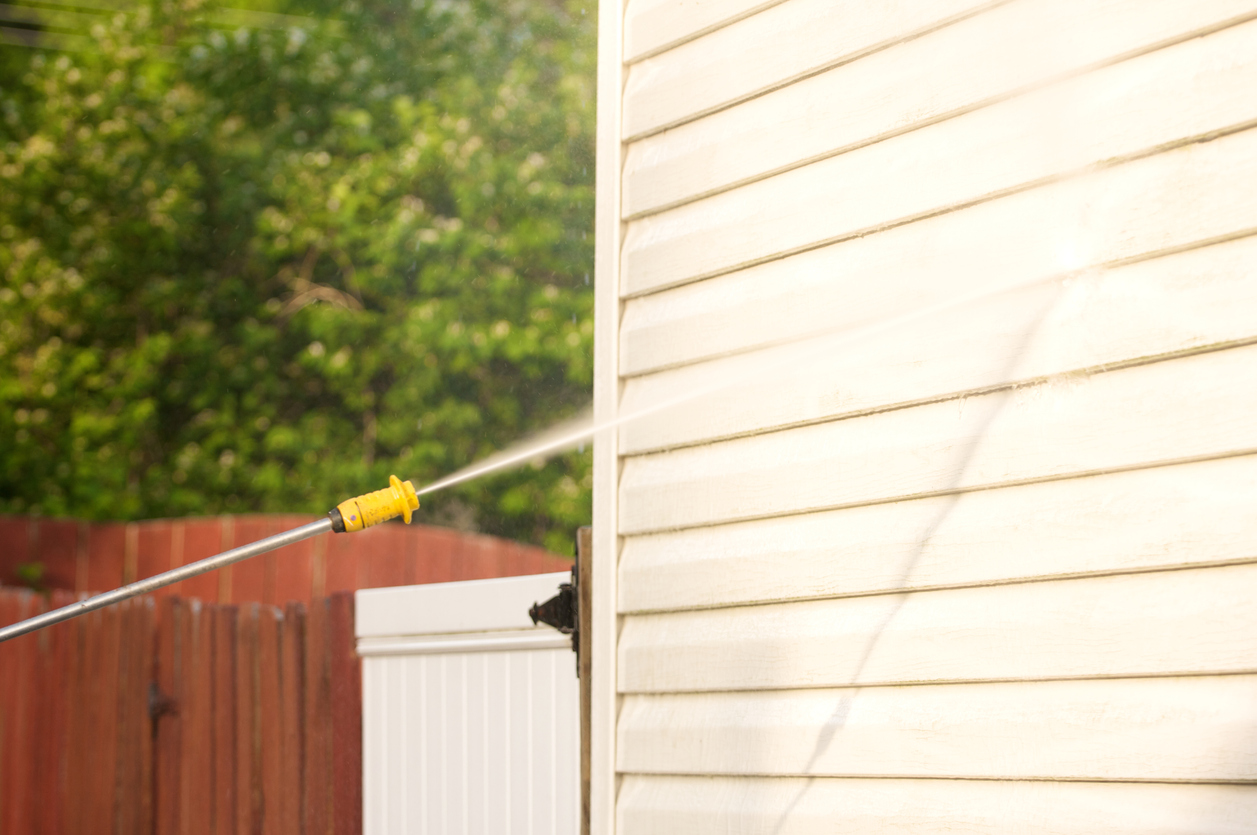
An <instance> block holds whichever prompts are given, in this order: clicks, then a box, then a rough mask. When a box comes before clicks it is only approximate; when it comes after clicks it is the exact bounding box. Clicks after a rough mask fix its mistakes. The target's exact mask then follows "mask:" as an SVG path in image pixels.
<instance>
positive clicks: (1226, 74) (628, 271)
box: [595, 0, 1257, 835]
mask: <svg viewBox="0 0 1257 835" xmlns="http://www.w3.org/2000/svg"><path fill="white" fill-rule="evenodd" d="M722 8H723V11H722V12H720V13H718V12H717V11H716V6H715V5H712V4H706V3H697V4H695V3H686V2H680V0H676V2H661V0H632V2H630V3H629V4H628V6H627V10H626V11H625V14H624V17H623V20H622V21H618V22H617V20H616V18H615V17H614V16H609V15H606V13H605V9H607V5H604V18H603V26H604V28H605V27H608V26H611V27H616V28H617V29H622V31H621V32H619V33H618V34H619V35H622V40H621V41H619V43H620V46H619V47H617V49H618V50H622V51H616V52H615V53H614V54H612V51H611V50H610V49H609V48H608V47H607V46H606V43H608V42H609V40H604V47H603V53H604V54H603V65H602V66H603V71H604V77H608V78H609V77H610V76H608V75H607V69H606V68H607V67H608V65H610V66H612V68H613V69H614V70H615V72H616V73H618V75H617V76H616V77H618V78H621V79H623V86H622V93H621V98H620V100H619V102H618V104H619V107H618V108H617V109H616V111H615V112H616V115H615V117H614V118H615V121H614V122H611V121H608V119H607V118H605V113H606V112H607V111H604V118H603V124H602V128H603V130H602V132H601V133H600V140H599V142H600V147H599V154H600V165H604V166H606V167H605V168H603V169H601V171H602V174H603V179H602V180H600V186H599V189H600V190H599V212H600V226H599V235H600V241H599V244H600V247H601V249H600V262H599V276H598V292H599V304H600V308H599V309H600V311H602V313H601V318H600V319H599V327H600V335H599V342H598V353H599V360H600V363H601V364H600V365H599V369H598V374H597V376H598V389H597V391H598V395H597V401H598V402H597V406H598V411H599V414H600V416H601V417H603V418H607V417H610V416H617V415H618V416H619V417H621V418H627V420H626V422H625V423H624V424H623V425H622V426H621V427H619V428H618V429H617V430H616V431H615V432H614V433H606V435H604V438H603V440H602V441H601V442H600V443H601V447H600V449H601V451H602V457H600V458H599V459H598V464H597V467H598V470H599V472H598V474H596V476H595V478H596V482H597V483H598V485H599V487H598V488H597V491H598V500H597V502H596V508H595V527H596V529H598V527H599V526H600V525H601V526H602V528H601V529H602V530H603V537H604V538H603V539H597V540H596V541H597V542H600V543H602V544H601V546H598V545H596V546H595V554H596V564H597V565H599V566H600V567H601V568H602V569H603V571H604V572H605V571H609V570H614V572H615V573H614V576H613V577H611V578H607V577H606V576H605V573H604V575H602V579H601V585H600V586H599V588H600V589H601V593H602V594H604V595H605V596H610V597H612V598H613V599H614V600H616V601H617V612H618V618H617V620H616V622H615V624H614V628H615V638H614V641H613V643H614V646H615V658H614V661H613V662H612V660H611V659H609V658H606V650H605V647H606V645H607V643H612V641H607V643H604V644H602V645H600V646H603V647H604V649H603V650H602V656H601V658H602V664H603V665H604V666H603V668H602V669H603V670H604V673H603V675H604V678H603V679H602V680H601V681H602V688H603V689H602V690H597V689H596V692H595V699H596V700H601V701H600V703H601V705H602V709H603V710H604V711H611V712H612V713H613V715H614V716H615V727H614V734H613V735H612V733H611V731H610V730H609V729H608V728H606V727H603V728H602V729H601V731H598V730H597V729H596V732H595V745H596V746H597V745H601V746H602V749H603V750H604V751H606V752H608V755H609V761H610V763H612V765H610V766H608V767H609V768H610V769H611V770H612V771H613V773H614V775H615V779H616V781H617V785H618V790H617V791H616V792H614V793H610V792H608V793H609V794H613V797H614V810H613V813H614V814H613V816H612V815H611V813H610V810H608V809H607V808H605V807H607V805H608V804H609V803H611V802H612V801H611V800H609V799H608V798H607V796H606V795H603V800H602V804H603V807H604V809H603V811H604V812H606V813H607V814H606V815H604V817H603V818H602V819H601V820H602V823H601V824H599V826H601V827H602V828H598V827H597V826H596V827H595V831H599V832H610V831H613V830H614V831H616V832H619V833H627V834H628V835H640V834H641V833H664V832H681V831H685V832H695V833H704V832H712V833H715V832H722V833H723V832H739V833H746V834H747V835H750V833H769V832H773V833H811V832H821V831H833V827H834V826H836V825H838V824H841V825H842V828H843V831H853V832H866V831H867V832H873V831H877V832H893V833H899V832H903V833H908V832H914V833H916V832H921V833H924V832H943V831H973V832H992V833H994V832H1010V831H1016V832H1028V833H1038V832H1043V833H1047V832H1052V833H1083V832H1103V833H1109V832H1111V833H1136V832H1139V833H1167V834H1168V833H1194V832H1218V833H1231V832H1241V831H1249V830H1250V829H1251V821H1252V819H1253V815H1254V812H1255V811H1257V771H1255V770H1254V768H1255V767H1257V748H1255V747H1254V740H1257V707H1254V705H1257V699H1254V696H1255V695H1257V689H1254V688H1257V640H1255V639H1254V638H1253V637H1252V636H1253V635H1257V622H1254V620H1253V615H1252V614H1251V612H1250V610H1251V609H1252V606H1251V601H1252V600H1253V599H1254V596H1255V594H1254V593H1255V592H1257V522H1255V521H1254V519H1255V518H1257V515H1255V514H1253V512H1252V508H1253V507H1254V504H1255V503H1254V500H1255V499H1257V429H1254V423H1253V420H1252V415H1253V414H1254V413H1257V97H1254V96H1253V94H1252V91H1253V90H1254V89H1257V60H1255V59H1254V56H1257V4H1254V3H1253V0H1244V2H1235V1H1233V0H1211V2H1198V3H1181V2H1170V1H1169V0H1164V2H1163V0H1148V2H1132V0H1103V1H1102V2H1085V3H1084V2H1076V0H1058V2H1046V0H1009V1H1008V2H997V3H989V2H988V3H979V2H973V1H972V0H950V2H946V3H939V2H934V3H920V2H909V1H908V0H903V2H893V3H873V2H855V1H854V0H851V2H842V0H785V2H778V3H768V4H756V3H753V2H749V0H748V2H740V3H731V4H728V6H727V8H724V7H722ZM601 89H602V92H603V95H606V94H607V92H608V90H613V91H614V90H615V88H613V87H610V86H604V87H602V88H601ZM608 110H610V108H608ZM608 126H610V127H614V128H615V130H614V131H610V130H609V127H608ZM613 163H614V164H615V168H614V170H615V172H616V174H615V177H616V179H615V181H614V184H613V186H612V187H607V180H606V177H607V176H608V174H607V172H608V171H610V170H611V166H612V165H613ZM661 404H664V405H662V406H661ZM666 404H672V405H671V406H668V405H666ZM607 526H610V527H611V529H612V530H613V531H614V533H615V534H616V535H617V536H615V537H609V535H608V534H607V530H606V529H607ZM596 537H597V534H596ZM599 549H600V550H599ZM609 549H613V551H614V553H609ZM597 555H601V562H597V558H598V557H597ZM608 626H609V624H608V623H604V625H603V629H604V630H605V629H607V628H608ZM603 634H604V635H605V634H606V633H605V631H604V633H603ZM599 659H600V656H599V655H598V654H597V652H596V654H595V669H596V670H597V669H598V665H599ZM612 663H613V665H614V669H613V671H608V670H607V668H606V666H605V665H608V664H612ZM1149 783H1153V784H1156V785H1153V786H1150V785H1148V784H1149ZM605 785H609V784H604V786H605ZM595 818H596V819H597V818H598V816H597V815H595Z"/></svg>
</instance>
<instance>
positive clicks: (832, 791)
mask: <svg viewBox="0 0 1257 835" xmlns="http://www.w3.org/2000/svg"><path fill="white" fill-rule="evenodd" d="M619 818H620V830H621V831H622V832H660V833H664V832H684V833H686V834H687V835H728V833H729V832H737V833H738V835H831V833H834V832H843V833H849V834H850V835H915V833H921V832H931V833H933V832H964V833H969V834H970V835H1009V833H1017V835H1199V833H1201V832H1208V833H1211V835H1241V833H1242V834H1243V835H1248V833H1251V832H1252V822H1253V820H1254V819H1255V818H1257V792H1254V791H1253V790H1252V789H1251V788H1248V787H1245V786H1199V785H1172V786H1171V785H1165V784H1156V785H1146V784H1145V785H1141V784H1138V783H1044V782H1028V781H1022V782H996V781H985V780H984V781H977V780H969V781H965V780H864V779H832V778H814V777H813V778H801V777H795V778H789V777H787V778H782V777H774V778H770V779H764V778H753V777H752V778H745V777H743V778H729V777H673V776H669V777H654V776H638V775H631V776H629V777H627V778H625V780H624V787H623V789H622V790H621V792H620V815H619Z"/></svg>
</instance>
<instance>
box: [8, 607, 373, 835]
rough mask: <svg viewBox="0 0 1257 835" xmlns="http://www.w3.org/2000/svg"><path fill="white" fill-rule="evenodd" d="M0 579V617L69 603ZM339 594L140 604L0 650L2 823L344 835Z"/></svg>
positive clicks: (350, 804)
mask: <svg viewBox="0 0 1257 835" xmlns="http://www.w3.org/2000/svg"><path fill="white" fill-rule="evenodd" d="M74 599H75V596H74V595H72V594H70V593H67V592H54V593H53V594H52V595H51V598H50V599H49V600H47V601H45V600H44V599H43V598H41V597H40V596H38V595H36V594H34V593H32V592H29V591H25V590H15V589H3V590H0V623H3V624H8V623H12V622H14V621H17V620H20V619H22V618H25V617H29V616H30V615H33V614H37V613H38V612H40V611H42V610H44V609H46V608H47V607H48V606H49V605H51V606H61V605H66V604H68V603H71V602H73V600H74ZM353 605H354V603H353V595H352V594H347V593H341V594H336V595H333V596H332V597H331V598H330V599H323V600H317V601H315V602H313V603H311V604H308V605H307V604H303V603H290V604H288V605H287V606H286V607H284V608H283V609H282V610H281V609H279V608H277V607H274V606H269V605H264V604H256V603H250V604H243V605H240V606H229V605H215V604H205V603H201V602H200V601H196V600H185V599H182V598H178V597H165V598H162V599H160V600H155V599H153V598H137V599H134V600H131V601H127V602H126V603H122V604H119V605H116V606H113V607H110V608H107V609H103V610H101V611H98V612H93V613H91V614H88V615H85V616H83V617H80V618H77V619H75V620H72V621H69V622H67V623H64V624H60V625H58V626H55V627H52V628H49V629H45V630H43V631H41V632H39V633H35V634H32V635H28V636H25V637H22V638H18V639H16V640H13V641H10V642H7V643H4V644H0V674H2V675H3V677H4V679H5V680H4V681H3V682H2V683H0V831H3V832H4V833H6V835H27V833H41V835H42V834H43V833H48V835H61V833H66V835H70V833H84V834H85V835H86V833H92V835H98V834H99V833H115V835H137V834H138V833H144V835H147V833H155V835H176V833H179V835H226V834H227V833H230V834H231V835H253V834H254V833H258V834H259V835H271V833H274V834H275V835H289V833H294V834H295V833H302V834H303V835H316V833H317V835H324V833H336V835H357V833H360V832H361V814H362V810H361V807H362V803H361V785H362V779H361V772H362V757H361V715H362V708H361V673H360V667H359V662H358V659H357V656H356V655H355V653H354V647H353V619H354V618H353Z"/></svg>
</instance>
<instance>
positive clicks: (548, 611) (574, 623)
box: [528, 566, 580, 656]
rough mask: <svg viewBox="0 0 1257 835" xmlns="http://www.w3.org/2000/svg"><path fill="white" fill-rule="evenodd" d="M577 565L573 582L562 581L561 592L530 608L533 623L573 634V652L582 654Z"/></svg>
mask: <svg viewBox="0 0 1257 835" xmlns="http://www.w3.org/2000/svg"><path fill="white" fill-rule="evenodd" d="M578 582H579V581H578V580H577V572H576V566H572V582H570V583H561V584H560V585H559V593H558V594H556V595H555V596H554V597H551V598H550V599H549V600H547V601H546V602H545V603H534V604H532V608H531V609H529V610H528V616H529V617H530V618H532V622H533V625H534V626H536V625H537V624H539V623H544V624H545V625H546V626H552V627H554V628H555V629H557V630H559V631H560V632H562V633H563V634H564V635H571V636H572V652H575V653H576V654H577V656H579V655H580V621H579V615H578V608H579V602H578V592H577V583H578Z"/></svg>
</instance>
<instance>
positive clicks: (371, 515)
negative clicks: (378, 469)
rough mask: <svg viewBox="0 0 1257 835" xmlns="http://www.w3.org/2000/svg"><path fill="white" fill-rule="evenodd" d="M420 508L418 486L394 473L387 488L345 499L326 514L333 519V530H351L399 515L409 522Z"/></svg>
mask: <svg viewBox="0 0 1257 835" xmlns="http://www.w3.org/2000/svg"><path fill="white" fill-rule="evenodd" d="M418 509H419V497H418V496H417V495H415V486H414V485H413V484H411V483H410V482H409V481H402V480H401V479H400V478H398V477H397V476H395V475H391V476H389V477H388V487H385V488H384V489H383V490H376V491H375V492H373V493H364V494H362V495H361V496H355V497H354V498H352V499H346V500H345V501H343V502H341V503H340V504H338V505H336V509H335V510H333V511H331V512H330V513H328V514H327V515H328V516H330V517H331V519H332V530H334V531H336V532H337V533H348V532H351V531H360V530H362V529H363V528H369V527H371V526H372V525H378V524H380V523H381V522H387V521H388V520H389V519H395V518H397V517H398V516H400V517H402V519H403V520H404V521H405V522H406V524H407V525H409V524H410V514H411V512H412V511H415V510H418Z"/></svg>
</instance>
